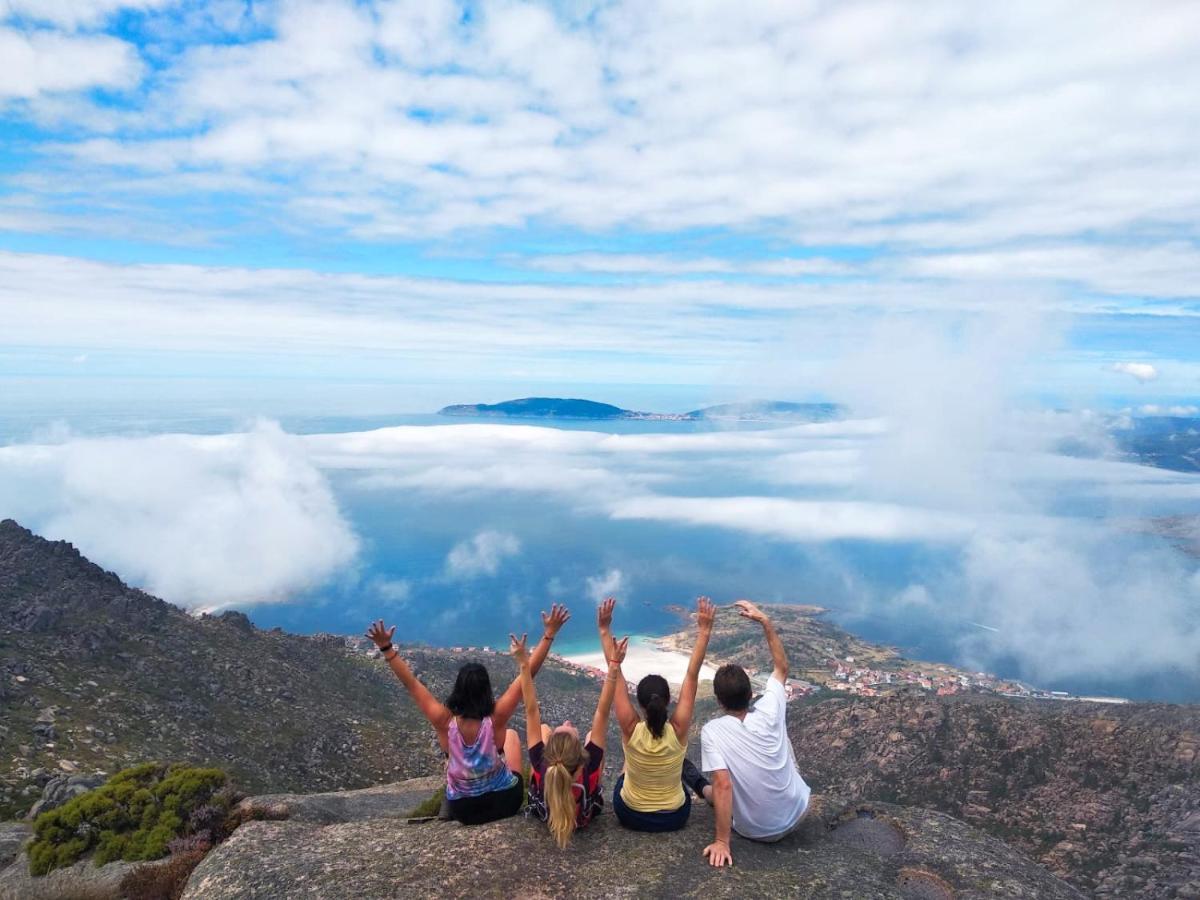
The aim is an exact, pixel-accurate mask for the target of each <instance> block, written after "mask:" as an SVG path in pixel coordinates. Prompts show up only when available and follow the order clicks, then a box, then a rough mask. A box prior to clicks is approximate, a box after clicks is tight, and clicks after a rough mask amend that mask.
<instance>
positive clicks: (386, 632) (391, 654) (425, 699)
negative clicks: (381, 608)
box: [367, 619, 452, 734]
mask: <svg viewBox="0 0 1200 900" xmlns="http://www.w3.org/2000/svg"><path fill="white" fill-rule="evenodd" d="M395 633H396V626H395V625H393V626H392V627H391V628H385V627H384V625H383V619H379V620H378V621H377V622H375V623H374V624H373V625H371V627H370V628H369V629H367V637H369V638H370V639H371V640H372V641H374V642H375V646H376V647H378V648H379V650H380V652H381V653H382V654H383V658H384V659H385V660H387V664H388V665H389V666H391V667H392V671H393V672H395V673H396V677H397V678H399V679H400V682H401V684H403V685H404V687H405V688H407V689H408V693H409V695H411V696H412V698H413V700H415V701H416V702H417V707H418V708H419V709H420V710H421V714H422V715H424V716H425V718H426V719H428V720H429V724H430V725H432V726H433V727H434V728H435V729H436V730H437V731H438V733H439V734H442V733H444V732H445V731H446V729H447V728H448V727H449V725H450V719H451V718H452V716H451V715H450V710H448V709H446V707H445V705H443V704H442V703H440V702H439V701H438V699H437V698H436V697H434V696H433V694H431V693H429V688H427V687H425V685H423V684H421V682H420V680H419V679H418V678H417V676H416V675H414V674H413V673H412V669H410V668H409V667H408V664H407V663H406V662H405V661H404V660H402V659H401V658H400V651H399V650H397V649H396V648H395V646H394V645H393V644H392V635H394V634H395Z"/></svg>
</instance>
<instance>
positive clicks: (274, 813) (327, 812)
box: [238, 776, 445, 825]
mask: <svg viewBox="0 0 1200 900" xmlns="http://www.w3.org/2000/svg"><path fill="white" fill-rule="evenodd" d="M444 780H445V779H444V778H442V777H441V776H431V777H428V778H412V779H409V780H408V781H400V782H396V783H394V784H381V785H377V786H375V787H369V788H363V789H362V790H358V791H329V792H326V793H322V794H264V795H263V796H261V797H247V798H246V799H245V800H243V801H242V802H241V803H240V804H238V811H239V812H240V813H241V814H242V818H243V819H271V820H288V821H292V822H305V823H311V824H318V825H332V824H334V823H337V822H361V821H364V820H368V819H399V818H404V817H406V816H407V815H408V814H409V812H411V811H412V809H413V807H415V806H416V805H417V804H419V803H421V802H422V801H423V800H426V799H428V798H429V797H430V796H431V795H432V794H433V792H434V791H436V790H437V789H438V788H439V787H440V786H441V784H442V782H443V781H444Z"/></svg>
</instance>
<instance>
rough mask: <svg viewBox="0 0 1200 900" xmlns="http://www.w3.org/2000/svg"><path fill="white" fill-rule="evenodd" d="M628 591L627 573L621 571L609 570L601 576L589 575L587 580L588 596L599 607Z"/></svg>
mask: <svg viewBox="0 0 1200 900" xmlns="http://www.w3.org/2000/svg"><path fill="white" fill-rule="evenodd" d="M626 590H628V585H627V583H626V581H625V573H624V572H622V571H621V570H620V569H609V570H608V571H606V572H602V573H601V574H599V575H589V576H588V579H587V595H588V596H589V597H591V598H592V600H593V602H595V604H596V605H597V606H599V605H600V604H601V603H603V602H604V601H605V600H606V599H608V598H609V597H615V596H616V595H617V594H619V593H621V592H622V591H626Z"/></svg>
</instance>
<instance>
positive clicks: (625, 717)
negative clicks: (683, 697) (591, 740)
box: [596, 597, 640, 740]
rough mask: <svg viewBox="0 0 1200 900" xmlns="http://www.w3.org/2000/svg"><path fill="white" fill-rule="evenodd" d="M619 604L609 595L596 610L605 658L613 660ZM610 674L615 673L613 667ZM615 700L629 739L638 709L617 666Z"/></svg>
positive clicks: (614, 678) (619, 721) (623, 729)
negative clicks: (635, 707)
mask: <svg viewBox="0 0 1200 900" xmlns="http://www.w3.org/2000/svg"><path fill="white" fill-rule="evenodd" d="M616 605H617V601H616V600H614V599H613V598H612V597H609V598H608V599H607V600H605V601H604V602H603V603H601V604H600V608H599V609H597V610H596V628H597V629H598V630H599V631H600V646H601V647H603V648H604V658H605V659H606V660H611V659H612V658H613V655H614V653H615V648H616V642H615V641H614V640H613V636H612V617H613V607H615V606H616ZM625 644H626V646H628V645H629V638H625ZM624 658H625V654H624V652H622V654H621V659H622V660H624ZM609 674H610V675H613V673H612V669H611V667H610V668H609ZM613 682H614V684H613V694H614V697H613V702H614V704H615V705H616V708H617V725H619V726H620V728H621V737H622V738H623V739H624V740H629V739H630V738H631V737H632V736H633V729H635V728H637V723H638V722H639V721H640V719H639V718H638V714H637V710H635V709H634V708H633V703H631V702H630V700H629V688H628V687H626V685H625V673H623V672H622V671H621V667H620V666H617V671H616V673H615V676H614V677H613Z"/></svg>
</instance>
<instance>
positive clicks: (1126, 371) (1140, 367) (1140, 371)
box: [1108, 362, 1158, 384]
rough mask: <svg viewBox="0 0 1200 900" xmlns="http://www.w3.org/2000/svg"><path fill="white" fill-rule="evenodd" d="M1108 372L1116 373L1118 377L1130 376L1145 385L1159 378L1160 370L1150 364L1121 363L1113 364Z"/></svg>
mask: <svg viewBox="0 0 1200 900" xmlns="http://www.w3.org/2000/svg"><path fill="white" fill-rule="evenodd" d="M1108 370H1109V371H1110V372H1116V373H1117V374H1118V375H1128V376H1130V377H1131V378H1136V379H1137V380H1138V381H1140V382H1142V383H1143V384H1145V383H1146V382H1147V381H1154V380H1155V379H1156V378H1158V369H1157V368H1156V367H1155V366H1153V365H1152V364H1150V363H1140V362H1119V363H1113V364H1112V365H1111V366H1109V367H1108Z"/></svg>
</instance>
